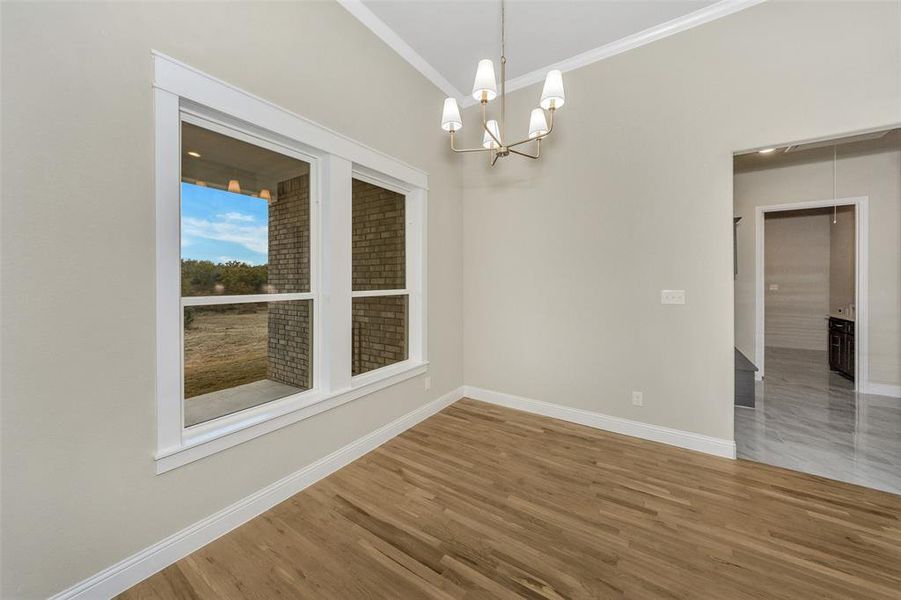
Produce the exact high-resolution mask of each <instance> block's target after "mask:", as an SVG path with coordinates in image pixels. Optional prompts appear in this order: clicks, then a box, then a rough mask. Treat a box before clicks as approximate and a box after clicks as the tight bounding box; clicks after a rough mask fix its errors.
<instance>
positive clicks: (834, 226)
mask: <svg viewBox="0 0 901 600" xmlns="http://www.w3.org/2000/svg"><path fill="white" fill-rule="evenodd" d="M898 168H899V169H901V164H899V166H898ZM898 201H899V202H901V197H899V199H898ZM833 221H834V222H830V225H829V233H830V237H829V312H830V313H833V314H839V313H841V314H844V315H849V314H850V311H849V308H850V307H851V306H853V305H854V303H855V299H854V292H855V290H854V288H855V285H856V283H855V281H854V279H855V277H856V275H855V273H856V272H855V263H856V259H857V258H856V255H857V249H856V239H855V236H856V232H855V229H856V226H855V222H854V207H853V206H839V207H837V209H836V210H835V212H834V214H833ZM899 252H901V250H899ZM899 268H901V265H899ZM899 302H901V299H899ZM899 311H901V308H899Z"/></svg>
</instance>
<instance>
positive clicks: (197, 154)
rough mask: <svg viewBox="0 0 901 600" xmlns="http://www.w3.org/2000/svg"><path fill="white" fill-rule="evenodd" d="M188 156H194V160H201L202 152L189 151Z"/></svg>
mask: <svg viewBox="0 0 901 600" xmlns="http://www.w3.org/2000/svg"><path fill="white" fill-rule="evenodd" d="M188 156H193V157H194V158H200V152H195V151H193V150H189V151H188Z"/></svg>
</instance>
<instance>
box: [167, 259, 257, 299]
mask: <svg viewBox="0 0 901 600" xmlns="http://www.w3.org/2000/svg"><path fill="white" fill-rule="evenodd" d="M268 280H269V276H268V269H267V265H249V264H247V263H245V262H241V261H239V260H230V261H228V262H224V263H214V262H212V261H209V260H193V259H183V260H182V261H181V295H182V296H212V295H216V294H228V295H229V296H231V295H234V294H263V293H265V290H264V289H263V286H265V285H266V283H267V281H268Z"/></svg>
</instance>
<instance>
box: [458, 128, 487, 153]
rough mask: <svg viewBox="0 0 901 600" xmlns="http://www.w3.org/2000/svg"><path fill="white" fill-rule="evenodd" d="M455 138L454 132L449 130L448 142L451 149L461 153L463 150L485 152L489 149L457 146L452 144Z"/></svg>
mask: <svg viewBox="0 0 901 600" xmlns="http://www.w3.org/2000/svg"><path fill="white" fill-rule="evenodd" d="M456 139H457V138H456V136H455V135H454V132H453V131H451V132H450V143H451V150H453V151H454V152H460V153H463V152H487V151H488V150H489V149H488V148H457V147H456V146H455V145H454V140H456Z"/></svg>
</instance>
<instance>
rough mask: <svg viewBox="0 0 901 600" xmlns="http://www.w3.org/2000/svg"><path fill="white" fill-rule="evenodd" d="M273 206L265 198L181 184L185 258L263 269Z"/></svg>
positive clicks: (266, 256) (266, 255)
mask: <svg viewBox="0 0 901 600" xmlns="http://www.w3.org/2000/svg"><path fill="white" fill-rule="evenodd" d="M268 221H269V205H268V204H267V203H266V201H265V200H262V199H261V198H253V197H251V196H245V195H243V194H232V193H230V192H226V191H223V190H217V189H213V188H209V187H200V186H196V185H192V184H190V183H182V184H181V257H182V258H193V259H196V260H211V261H213V262H226V261H229V260H240V261H242V262H246V263H248V264H251V265H263V264H266V262H267V260H268V245H269V225H268Z"/></svg>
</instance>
